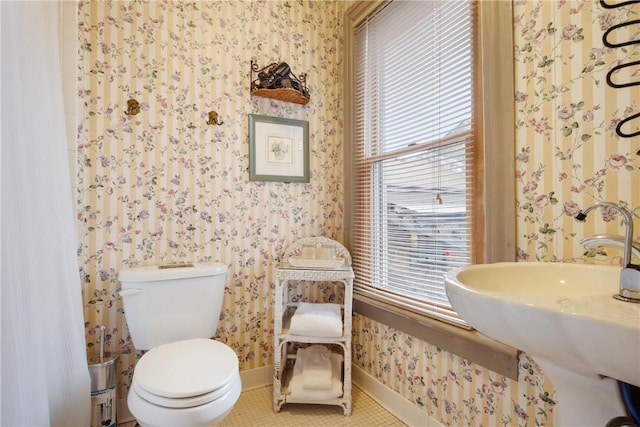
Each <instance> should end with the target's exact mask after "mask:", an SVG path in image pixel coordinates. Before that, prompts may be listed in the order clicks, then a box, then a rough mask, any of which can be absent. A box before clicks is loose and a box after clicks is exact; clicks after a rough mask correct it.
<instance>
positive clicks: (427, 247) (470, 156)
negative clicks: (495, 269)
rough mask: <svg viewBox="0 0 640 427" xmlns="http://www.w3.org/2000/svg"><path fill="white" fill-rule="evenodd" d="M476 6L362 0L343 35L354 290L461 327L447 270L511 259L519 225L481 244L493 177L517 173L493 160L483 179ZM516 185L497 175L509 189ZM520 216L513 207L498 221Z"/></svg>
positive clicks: (487, 226) (502, 200)
mask: <svg viewBox="0 0 640 427" xmlns="http://www.w3.org/2000/svg"><path fill="white" fill-rule="evenodd" d="M491 3H493V2H491ZM497 3H499V2H497ZM477 8H478V3H477V2H474V1H469V2H466V1H437V0H436V1H420V2H415V1H401V0H395V1H391V2H384V3H377V7H375V8H373V7H372V6H371V3H362V4H360V5H356V6H355V7H353V8H352V9H350V10H349V11H348V12H347V16H348V18H349V17H350V18H351V19H352V21H351V25H349V22H347V33H346V35H345V38H346V52H347V56H348V58H347V61H346V66H345V68H346V78H345V80H346V85H345V89H346V93H347V95H348V96H347V109H346V111H347V114H346V120H345V122H346V123H347V126H348V129H347V156H346V157H347V168H346V173H347V177H348V178H347V183H348V184H347V195H348V201H347V205H348V206H347V207H348V209H347V212H348V213H347V223H348V233H349V236H348V237H347V240H348V242H347V245H348V246H349V249H350V251H351V254H352V257H353V266H354V271H355V273H356V279H355V292H356V297H358V296H364V297H368V298H373V299H375V300H377V301H382V302H384V303H385V304H391V305H392V306H395V307H397V308H399V309H401V310H411V311H414V312H418V313H420V314H425V315H428V316H431V317H436V318H438V319H440V320H444V321H447V322H449V323H453V324H458V325H464V322H463V321H462V320H461V319H459V318H458V316H457V314H456V313H455V312H454V311H453V309H452V308H451V306H450V304H449V302H448V299H447V297H446V292H445V289H444V274H445V273H446V272H447V271H449V270H451V269H453V268H456V267H461V266H464V265H468V264H470V263H478V262H485V261H487V260H490V261H497V260H501V259H500V258H502V259H509V260H510V259H513V254H510V255H509V254H508V253H509V250H512V251H513V243H512V240H514V238H513V236H512V235H511V234H512V233H511V231H507V232H506V233H504V234H507V235H508V236H507V237H506V238H501V236H497V239H496V240H493V239H492V241H491V242H490V243H486V242H485V236H486V235H487V234H486V233H487V232H491V230H494V229H496V228H499V227H500V224H498V221H496V220H495V219H493V220H492V221H493V225H492V224H491V223H489V224H485V218H486V216H487V214H488V213H489V212H491V209H492V208H491V207H488V206H485V201H487V200H489V197H487V195H488V194H489V195H491V194H493V193H492V192H491V191H488V192H485V188H486V185H490V184H491V180H495V179H501V178H500V177H501V176H504V175H505V174H508V173H509V172H510V171H509V170H508V169H509V168H508V167H505V166H502V167H503V168H506V169H507V170H506V171H501V170H500V167H496V168H494V170H492V172H495V174H494V175H493V176H492V178H491V179H489V180H487V179H486V177H485V176H484V172H485V171H486V167H487V166H491V164H487V165H485V162H484V158H485V156H486V155H487V152H486V150H485V147H484V146H483V141H484V138H486V131H485V128H486V126H483V121H485V120H486V117H485V116H484V115H483V114H482V113H483V111H482V110H483V105H482V102H480V101H481V98H480V97H479V96H478V94H483V93H484V92H483V89H484V88H483V87H482V82H483V79H482V78H480V73H482V68H481V65H482V64H481V61H480V55H481V53H482V52H481V51H482V49H479V48H478V47H479V46H480V41H479V38H480V37H482V32H481V31H480V29H479V28H477V26H478V22H479V19H478V17H477V13H478V11H477ZM509 49H511V48H509ZM506 83H509V82H508V80H507V82H506ZM493 86H496V87H497V84H496V83H494V84H493ZM506 96H507V98H506V99H507V100H509V98H508V96H509V94H507V95H506ZM512 96H513V95H512V93H511V100H512V99H513V98H512ZM509 101H510V100H509ZM512 129H513V125H512V124H511V131H512ZM505 142H509V143H511V144H513V139H511V140H510V141H505ZM498 149H499V144H493V145H492V148H491V149H490V150H498ZM490 150H489V151H490ZM512 151H513V147H512V148H511V149H510V150H507V155H508V153H510V152H512ZM499 158H500V159H501V160H505V157H504V155H501V156H500V157H499ZM512 159H513V157H511V159H509V158H508V157H507V158H506V161H507V162H511V163H513V160H512ZM494 163H495V162H494ZM495 164H496V165H497V163H495ZM510 180H511V181H513V175H512V176H511V178H510ZM508 182H509V179H506V180H505V182H503V183H502V184H500V188H501V189H502V190H503V191H505V190H506V191H509V187H508ZM509 197H513V190H512V189H511V194H510V195H508V194H507V195H506V196H504V197H498V198H495V197H493V198H494V199H495V202H494V204H496V205H497V206H500V205H501V204H502V203H505V202H506V203H510V202H511V201H510V200H509ZM483 207H486V208H488V209H486V210H485V209H484V208H483ZM502 208H504V205H502ZM511 212H514V211H513V206H512V207H511V208H509V207H508V205H507V210H506V211H505V213H506V214H507V215H510V213H511ZM503 220H504V218H503ZM512 221H515V213H513V215H512V217H507V219H506V222H503V224H502V225H503V226H504V225H506V226H507V228H509V227H510V223H511V222H512ZM512 228H515V226H513V227H512ZM505 242H506V243H505ZM492 245H494V246H495V245H502V246H503V250H501V251H499V252H501V255H499V256H491V254H492V251H487V248H488V247H490V246H492ZM494 252H495V250H494ZM513 252H514V253H515V251H513ZM486 253H489V254H490V256H488V257H486V256H485V254H486ZM505 253H506V254H507V255H504V254H505Z"/></svg>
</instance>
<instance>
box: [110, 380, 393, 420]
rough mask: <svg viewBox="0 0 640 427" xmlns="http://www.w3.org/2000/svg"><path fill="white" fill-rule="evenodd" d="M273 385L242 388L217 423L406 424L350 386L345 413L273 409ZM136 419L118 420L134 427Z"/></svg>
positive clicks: (326, 409)
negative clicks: (347, 409) (347, 410)
mask: <svg viewBox="0 0 640 427" xmlns="http://www.w3.org/2000/svg"><path fill="white" fill-rule="evenodd" d="M272 396H273V389H272V388H271V387H262V388H258V389H255V390H250V391H245V392H243V393H242V394H241V395H240V399H238V402H237V403H236V406H235V407H234V408H233V411H231V414H229V415H228V416H227V418H225V419H224V421H223V422H222V423H221V424H220V427H316V426H322V427H335V426H352V427H376V426H380V427H382V426H384V427H405V426H406V424H404V423H403V422H402V421H400V420H399V419H397V418H396V417H394V416H393V415H392V414H390V413H389V412H387V411H386V410H385V409H384V408H383V407H382V406H380V405H378V404H377V403H376V402H375V401H374V400H373V399H371V398H370V397H369V396H368V395H367V394H366V393H365V392H363V391H362V390H360V389H359V388H358V387H355V386H354V387H353V389H352V396H351V398H352V404H351V407H352V411H351V415H350V416H348V417H345V416H344V412H343V411H342V408H341V407H339V406H329V405H302V404H298V403H295V404H294V403H290V404H285V405H284V406H283V407H282V409H280V412H278V413H275V412H273V403H272V402H273V399H272ZM135 425H136V423H135V422H133V421H132V422H129V423H122V424H119V426H121V427H134V426H135Z"/></svg>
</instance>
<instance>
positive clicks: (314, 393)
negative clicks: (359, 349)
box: [288, 349, 342, 403]
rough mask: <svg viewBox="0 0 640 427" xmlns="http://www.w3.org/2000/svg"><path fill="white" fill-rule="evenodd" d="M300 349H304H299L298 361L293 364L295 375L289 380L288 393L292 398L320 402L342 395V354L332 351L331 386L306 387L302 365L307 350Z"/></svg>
mask: <svg viewBox="0 0 640 427" xmlns="http://www.w3.org/2000/svg"><path fill="white" fill-rule="evenodd" d="M300 350H304V349H299V350H298V353H297V357H296V362H295V364H294V365H293V375H292V377H291V380H290V381H289V390H288V394H289V395H290V396H291V399H295V400H305V401H308V402H318V403H320V402H322V401H325V400H330V399H335V398H337V397H340V396H342V379H341V375H340V368H341V363H342V356H341V355H339V354H335V353H331V356H330V359H331V373H332V375H331V388H328V389H325V390H313V389H305V388H304V386H303V385H302V366H303V365H304V356H305V352H304V351H302V352H301V351H300Z"/></svg>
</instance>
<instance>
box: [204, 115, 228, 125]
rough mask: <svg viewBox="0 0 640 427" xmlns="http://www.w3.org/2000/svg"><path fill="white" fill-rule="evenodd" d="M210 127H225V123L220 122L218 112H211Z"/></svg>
mask: <svg viewBox="0 0 640 427" xmlns="http://www.w3.org/2000/svg"><path fill="white" fill-rule="evenodd" d="M207 124H208V125H217V126H220V125H223V124H224V122H219V121H218V112H217V111H209V120H208V121H207Z"/></svg>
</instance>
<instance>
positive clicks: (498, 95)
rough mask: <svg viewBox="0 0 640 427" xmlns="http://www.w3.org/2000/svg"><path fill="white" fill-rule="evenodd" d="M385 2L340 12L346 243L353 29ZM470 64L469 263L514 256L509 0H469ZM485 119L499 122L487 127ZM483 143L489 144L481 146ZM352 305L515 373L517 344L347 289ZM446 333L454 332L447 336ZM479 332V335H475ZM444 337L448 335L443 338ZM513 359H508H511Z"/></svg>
mask: <svg viewBox="0 0 640 427" xmlns="http://www.w3.org/2000/svg"><path fill="white" fill-rule="evenodd" d="M384 3H386V1H359V2H356V3H354V4H353V5H352V6H351V7H350V8H348V9H347V10H346V12H345V21H344V60H343V66H344V68H343V72H344V87H343V91H344V92H343V93H344V100H345V108H344V123H345V132H344V135H345V144H344V150H345V162H344V175H345V184H346V185H345V246H346V247H347V248H349V249H351V247H352V244H351V243H352V236H351V232H352V227H351V216H350V212H351V210H352V209H351V197H352V194H353V193H352V189H351V188H350V184H351V183H353V182H354V180H353V178H354V176H353V170H354V168H353V167H351V162H352V159H353V152H352V147H353V143H354V140H355V129H354V127H353V126H350V123H354V117H355V106H354V102H353V100H354V85H353V79H354V61H353V59H352V58H353V48H354V40H353V39H354V36H353V34H354V29H355V28H356V27H357V26H358V25H359V24H360V23H361V22H362V21H363V20H364V19H365V18H366V17H367V16H369V15H370V14H372V13H374V12H375V10H376V9H378V7H380V6H381V5H383V4H384ZM476 3H477V4H476V8H477V19H478V22H477V24H478V25H477V31H479V34H477V36H478V37H476V46H475V48H476V63H475V64H474V66H475V67H476V68H477V70H478V72H477V73H476V76H477V78H478V81H477V82H476V83H477V84H476V85H475V90H474V97H475V99H474V102H475V111H474V126H475V128H476V131H475V132H476V134H477V140H476V153H474V155H475V162H476V164H475V165H474V166H475V170H476V174H475V177H474V179H475V182H474V185H475V192H474V194H475V196H476V199H475V200H474V208H473V219H472V221H473V223H472V227H473V235H474V236H481V238H477V237H476V238H475V239H474V240H473V242H472V253H473V256H472V263H473V264H480V263H494V262H501V261H515V259H516V245H515V242H516V210H515V208H516V200H515V160H514V159H515V111H514V94H515V90H514V57H513V34H512V31H513V10H512V4H511V2H503V1H476ZM487 124H500V126H496V125H487ZM487 141H491V142H492V143H489V144H487V143H486V142H487ZM354 298H355V300H356V302H355V311H356V312H359V313H361V314H363V315H365V316H366V317H369V318H372V319H373V320H376V321H380V322H382V323H384V324H387V325H389V326H391V327H394V328H398V329H400V330H403V331H404V332H407V333H410V334H412V335H414V336H416V337H417V338H420V339H423V340H425V341H427V342H431V343H433V344H435V345H438V346H439V347H441V348H443V349H444V350H447V351H451V352H452V353H455V354H458V355H460V356H462V357H465V358H467V359H469V360H471V361H478V363H482V364H483V366H485V367H487V368H489V369H492V370H494V371H496V372H499V373H503V374H504V375H507V376H509V377H511V378H517V357H518V353H519V352H518V350H517V349H513V348H510V347H508V346H504V345H502V344H500V343H497V342H495V341H493V340H490V339H488V338H486V337H484V336H482V335H481V334H478V333H477V332H476V331H473V330H471V331H470V330H465V329H463V328H459V327H455V326H450V325H447V324H446V323H445V322H443V321H440V320H437V319H433V318H430V317H428V316H425V315H420V314H417V313H413V312H410V311H408V310H406V309H403V308H400V307H397V306H394V305H391V304H389V303H387V302H384V301H381V300H377V299H375V298H371V297H363V296H360V295H354ZM452 335H453V336H454V337H453V338H455V339H451V338H452ZM479 336H480V338H479ZM445 337H448V338H445ZM514 361H515V363H514Z"/></svg>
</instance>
